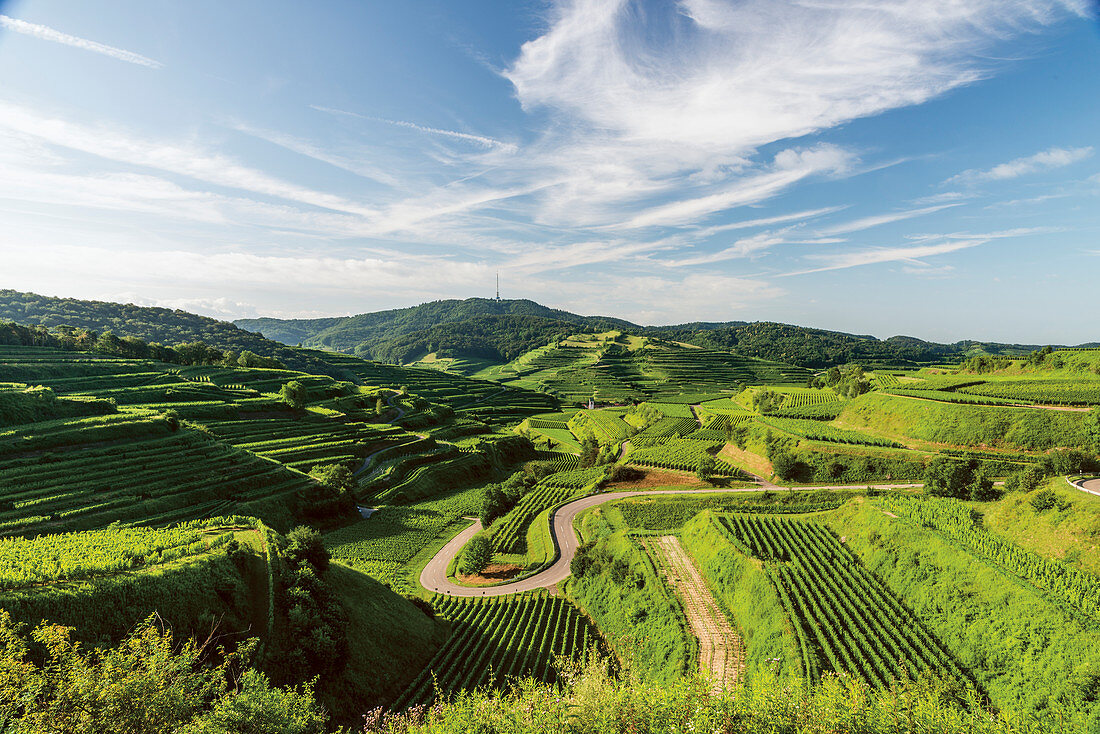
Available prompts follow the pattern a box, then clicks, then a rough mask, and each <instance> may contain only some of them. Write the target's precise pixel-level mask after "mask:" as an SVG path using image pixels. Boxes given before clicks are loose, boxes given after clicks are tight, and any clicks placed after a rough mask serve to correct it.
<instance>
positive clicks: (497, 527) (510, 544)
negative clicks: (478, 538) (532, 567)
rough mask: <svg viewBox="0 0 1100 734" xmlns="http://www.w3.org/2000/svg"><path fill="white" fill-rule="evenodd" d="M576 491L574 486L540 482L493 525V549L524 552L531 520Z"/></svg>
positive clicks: (498, 551)
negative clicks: (559, 485) (558, 485)
mask: <svg viewBox="0 0 1100 734" xmlns="http://www.w3.org/2000/svg"><path fill="white" fill-rule="evenodd" d="M575 491H576V490H575V489H573V488H572V487H557V486H552V485H549V484H540V485H539V486H537V487H535V488H533V489H532V490H531V491H529V492H528V493H527V494H525V495H523V498H522V499H520V501H519V502H518V503H517V504H516V506H515V507H513V508H512V509H511V510H510V511H509V512H508V514H507V515H505V516H504V517H502V518H501V519H500V520H498V521H497V522H496V523H495V524H494V525H493V529H492V543H493V550H494V551H495V552H497V553H520V552H522V551H523V546H524V541H525V540H526V535H527V527H528V526H529V525H530V524H531V521H532V520H534V519H535V518H536V517H537V516H538V514H539V513H540V512H542V511H543V510H545V509H547V508H550V507H553V506H554V505H557V504H559V503H561V502H564V501H565V500H567V499H569V498H570V497H571V496H572V495H573V493H574V492H575Z"/></svg>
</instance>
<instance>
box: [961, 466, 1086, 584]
mask: <svg viewBox="0 0 1100 734" xmlns="http://www.w3.org/2000/svg"><path fill="white" fill-rule="evenodd" d="M1044 486H1046V487H1049V488H1050V489H1052V490H1054V493H1055V494H1056V495H1057V496H1058V501H1059V502H1060V503H1064V504H1063V506H1064V507H1065V509H1060V508H1059V507H1054V508H1051V509H1049V510H1045V511H1044V512H1037V511H1036V510H1035V509H1034V508H1033V507H1032V506H1031V504H1030V502H1029V501H1028V500H1029V499H1030V495H1025V494H1020V493H1016V492H1012V493H1009V494H1007V495H1005V497H1004V499H1002V500H1001V501H999V502H992V503H985V504H981V503H979V504H976V505H975V507H976V508H977V509H978V510H979V511H981V512H982V513H983V514H984V517H985V526H986V528H988V529H989V530H992V531H993V532H995V533H997V534H998V535H1001V536H1002V537H1005V538H1008V539H1009V540H1011V541H1012V542H1014V543H1016V544H1017V545H1020V546H1022V547H1024V548H1027V549H1028V550H1030V551H1033V552H1035V553H1038V554H1040V555H1043V556H1047V557H1048V558H1057V559H1058V560H1061V561H1065V562H1066V563H1071V564H1074V565H1076V566H1079V567H1080V568H1083V569H1085V570H1086V571H1091V572H1093V573H1096V574H1100V497H1096V496H1094V495H1091V494H1087V493H1085V492H1082V491H1080V490H1078V489H1074V488H1072V487H1070V486H1069V485H1068V484H1066V482H1065V480H1064V479H1062V478H1061V477H1055V478H1052V479H1050V480H1048V482H1047V483H1046V485H1044Z"/></svg>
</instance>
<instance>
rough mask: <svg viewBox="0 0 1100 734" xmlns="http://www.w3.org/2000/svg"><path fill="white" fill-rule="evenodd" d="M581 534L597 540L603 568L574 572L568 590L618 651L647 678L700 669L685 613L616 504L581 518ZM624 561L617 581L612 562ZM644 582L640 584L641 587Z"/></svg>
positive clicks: (662, 678)
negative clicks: (628, 529) (629, 530)
mask: <svg viewBox="0 0 1100 734" xmlns="http://www.w3.org/2000/svg"><path fill="white" fill-rule="evenodd" d="M578 523H579V526H580V531H581V538H582V540H584V541H591V540H595V541H596V546H595V549H594V551H595V553H596V554H597V555H598V556H599V557H600V558H601V561H602V566H603V568H602V570H601V571H600V572H598V573H593V572H592V571H589V572H588V573H587V574H586V575H585V576H584V577H582V578H576V577H571V578H570V580H569V581H567V582H566V583H567V584H568V587H567V592H568V594H569V596H570V597H572V598H573V599H574V600H575V601H576V602H577V604H578V606H580V607H581V609H583V610H584V611H585V612H586V613H587V614H588V615H589V616H591V617H592V619H593V620H594V621H595V622H596V624H597V625H598V626H599V628H600V632H602V633H603V635H604V637H605V638H606V639H607V641H608V642H609V643H610V645H611V648H612V649H613V650H614V651H615V653H616V655H617V656H618V657H619V658H620V659H621V660H624V661H625V662H626V664H627V665H628V667H630V668H632V670H633V671H635V672H636V673H638V674H639V675H641V676H642V677H644V678H647V679H652V680H654V681H658V682H663V683H669V684H671V683H672V682H673V681H676V680H678V679H679V678H680V677H681V676H683V675H685V674H689V673H693V672H695V655H696V652H695V641H694V638H692V637H691V633H690V631H689V630H688V629H687V622H686V620H685V619H684V616H683V612H682V611H681V609H680V607H679V605H678V604H677V603H676V601H675V599H674V598H673V596H672V592H671V591H670V590H669V589H668V588H667V586H666V585H665V583H664V581H662V580H661V579H659V578H658V577H657V576H656V574H655V573H654V569H653V566H652V564H651V563H650V562H649V561H648V557H647V556H646V555H645V552H644V551H643V550H642V549H641V548H640V547H639V546H638V545H637V543H635V542H634V541H633V540H632V539H631V538H630V537H629V536H628V535H627V534H626V531H625V529H623V528H624V523H623V521H622V516H621V514H620V513H619V512H618V510H616V509H615V508H613V507H610V508H605V507H596V508H593V509H592V510H590V511H589V512H587V513H585V514H584V515H582V516H581V518H579V520H578ZM616 561H617V562H618V563H619V564H620V566H623V565H624V564H625V577H624V578H623V579H622V581H621V583H616V581H615V579H614V575H613V573H612V570H611V567H612V566H613V565H614V564H615V563H616ZM639 584H640V586H639Z"/></svg>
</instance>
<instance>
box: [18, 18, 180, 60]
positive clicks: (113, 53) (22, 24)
mask: <svg viewBox="0 0 1100 734" xmlns="http://www.w3.org/2000/svg"><path fill="white" fill-rule="evenodd" d="M0 28H4V29H6V30H9V31H12V32H13V33H21V34H23V35H24V36H32V37H33V38H40V39H42V40H43V41H53V42H54V43H60V44H63V45H65V46H72V47H73V48H80V49H84V50H85V51H92V52H93V53H97V54H103V55H104V56H110V57H111V58H113V59H118V60H119V61H126V62H128V63H131V64H137V65H138V66H145V67H148V68H150V69H160V68H161V67H162V66H164V65H163V64H162V63H160V62H159V61H154V60H153V59H150V58H149V57H147V56H142V55H141V54H137V53H134V52H133V51H126V50H125V49H121V48H115V47H114V46H108V45H106V44H103V43H97V42H96V41H89V40H88V39H87V38H79V37H77V36H70V35H69V34H68V33H62V32H61V31H59V30H55V29H53V28H50V27H49V26H44V25H39V24H37V23H28V22H27V21H25V20H19V19H17V18H11V17H9V16H7V15H0Z"/></svg>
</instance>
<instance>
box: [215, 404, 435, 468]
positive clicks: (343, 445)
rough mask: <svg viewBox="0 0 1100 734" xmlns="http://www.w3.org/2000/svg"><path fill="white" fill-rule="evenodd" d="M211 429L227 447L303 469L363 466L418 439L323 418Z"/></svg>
mask: <svg viewBox="0 0 1100 734" xmlns="http://www.w3.org/2000/svg"><path fill="white" fill-rule="evenodd" d="M206 425H207V426H208V427H209V428H210V429H211V430H212V431H213V432H214V435H216V436H218V437H219V438H221V439H224V440H225V441H226V442H227V443H230V444H232V445H234V446H236V447H238V448H242V449H247V450H248V451H251V452H252V453H254V454H257V455H259V456H263V457H266V458H269V459H274V460H275V461H278V462H280V463H282V464H286V465H287V466H289V467H291V468H293V469H298V470H300V471H309V470H310V469H311V468H312V467H314V466H316V465H318V464H334V463H349V464H353V463H361V462H362V460H363V457H365V456H368V455H370V454H373V453H375V452H377V451H382V450H384V449H388V448H392V447H395V446H400V445H403V444H408V443H410V442H413V441H416V440H417V436H415V435H414V434H411V433H408V432H406V431H403V430H401V429H400V428H397V427H394V426H386V425H380V424H370V423H354V422H339V421H334V420H324V419H320V418H316V419H308V420H298V419H295V418H293V417H291V416H285V417H282V416H279V417H265V418H242V419H240V420H231V421H209V422H207V423H206Z"/></svg>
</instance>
